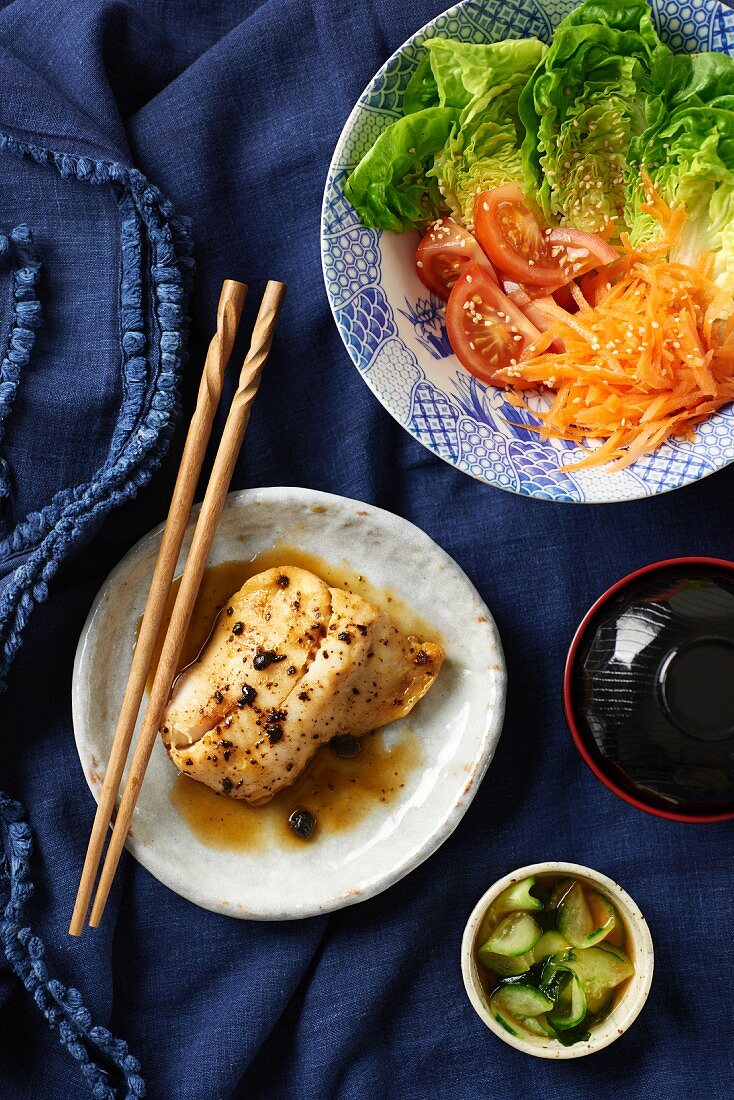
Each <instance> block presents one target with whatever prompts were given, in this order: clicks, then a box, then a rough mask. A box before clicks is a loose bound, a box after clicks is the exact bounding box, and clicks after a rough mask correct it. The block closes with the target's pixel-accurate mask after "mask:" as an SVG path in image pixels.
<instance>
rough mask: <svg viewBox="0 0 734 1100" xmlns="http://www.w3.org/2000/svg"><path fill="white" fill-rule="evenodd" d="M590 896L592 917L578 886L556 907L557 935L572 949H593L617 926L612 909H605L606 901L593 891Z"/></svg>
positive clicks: (611, 907) (606, 906) (609, 905)
mask: <svg viewBox="0 0 734 1100" xmlns="http://www.w3.org/2000/svg"><path fill="white" fill-rule="evenodd" d="M593 893H594V895H595V897H594V907H595V912H594V913H592V910H591V908H590V906H589V903H588V902H587V900H586V894H585V893H584V889H583V887H582V886H581V885H580V884H579V883H578V882H575V883H574V884H573V886H572V887H571V889H570V890H569V891H568V892H567V893H566V894H565V895H564V897H563V900H562V901H561V903H560V904H559V906H558V916H557V921H556V923H557V925H558V931H559V932H560V933H561V935H562V936H564V937H565V938H566V939H567V940H568V942H569V943H571V944H573V946H574V947H594V946H595V945H596V944H598V943H600V942H601V941H602V940H603V939H604V938H605V937H606V936H608V935H609V933H610V932H611V931H612V930H613V928H614V926H615V924H616V914H615V910H614V906H613V905H611V904H606V905H605V904H604V903H605V902H606V898H604V897H603V896H602V895H601V894H598V893H596V891H593ZM599 922H601V923H599Z"/></svg>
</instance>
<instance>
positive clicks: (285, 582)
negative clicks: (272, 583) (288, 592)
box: [276, 573, 291, 588]
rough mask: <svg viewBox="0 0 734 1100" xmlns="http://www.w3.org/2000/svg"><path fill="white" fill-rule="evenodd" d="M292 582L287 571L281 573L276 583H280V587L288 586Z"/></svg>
mask: <svg viewBox="0 0 734 1100" xmlns="http://www.w3.org/2000/svg"><path fill="white" fill-rule="evenodd" d="M290 583H291V581H290V577H286V575H285V573H281V574H280V576H279V577H278V580H277V581H276V584H277V585H279V587H280V588H287V587H288V585H289V584H290Z"/></svg>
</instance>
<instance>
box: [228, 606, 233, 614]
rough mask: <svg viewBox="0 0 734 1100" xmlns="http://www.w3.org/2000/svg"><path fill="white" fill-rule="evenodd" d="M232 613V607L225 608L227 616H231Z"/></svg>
mask: <svg viewBox="0 0 734 1100" xmlns="http://www.w3.org/2000/svg"><path fill="white" fill-rule="evenodd" d="M233 611H234V608H233V607H228V608H227V614H228V615H231V614H232V612H233Z"/></svg>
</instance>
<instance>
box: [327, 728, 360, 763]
mask: <svg viewBox="0 0 734 1100" xmlns="http://www.w3.org/2000/svg"><path fill="white" fill-rule="evenodd" d="M329 748H330V749H331V751H332V752H334V753H336V755H337V756H341V757H343V758H344V759H345V760H351V758H352V757H353V756H359V754H360V752H361V751H362V746H361V745H360V743H359V741H358V740H357V738H356V737H352V735H351V733H340V734H339V735H338V736H337V737H332V739H331V741H329Z"/></svg>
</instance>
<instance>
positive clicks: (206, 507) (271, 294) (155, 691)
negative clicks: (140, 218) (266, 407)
mask: <svg viewBox="0 0 734 1100" xmlns="http://www.w3.org/2000/svg"><path fill="white" fill-rule="evenodd" d="M284 294H285V286H284V285H283V283H277V282H269V283H268V284H267V286H266V288H265V293H264V295H263V300H262V303H261V305H260V309H259V312H258V315H257V320H256V321H255V327H254V330H253V334H252V342H251V345H250V350H249V352H248V353H247V356H246V358H245V362H244V364H243V366H242V372H241V374H240V379H239V384H238V387H237V390H236V392H235V395H234V397H233V398H232V405H231V407H230V410H229V414H228V416H227V421H226V423H225V425H224V431H223V433H222V439H221V442H220V444H219V449H218V451H217V454H216V458H215V459H214V465H213V467H212V472H211V476H210V478H209V484H208V486H207V489H206V493H205V495H204V500H203V503H202V505H201V511H200V512H199V518H198V520H197V521H196V527H195V529H194V536H193V539H192V542H191V549H190V550H189V554H188V557H187V559H186V565H185V566H184V571H183V574H182V576H181V583H180V586H179V590H178V593H177V595H176V602H175V604H174V606H173V612H172V614H171V621H170V623H169V626H168V631H167V633H166V636H165V639H164V642H163V649H162V651H161V655H160V658H159V660H158V668H157V670H156V674H155V679H154V680H153V687H152V689H151V693H150V699H149V700H148V707H147V710H146V712H145V718H144V719H143V726H142V729H141V731H140V736H139V738H138V743H137V745H136V747H135V752H134V753H133V758H132V763H131V765H130V772H129V775H128V779H127V784H126V786H125V790H124V792H123V795H122V799H121V801H120V806H119V809H118V811H117V818H116V820H115V827H114V830H113V833H112V839H111V840H110V843H109V847H108V849H107V857H106V859H105V863H104V866H103V868H102V873H101V875H100V877H99V884H98V886H97V893H96V896H95V899H94V904H93V906H92V915H91V917H90V919H89V923H90V925H91V926H92V927H93V928H96V927H97V926H98V925H99V922H100V920H101V919H102V915H103V913H104V909H105V905H106V903H107V898H108V896H109V892H110V888H111V886H112V880H113V878H114V875H115V871H116V869H117V865H118V863H119V861H120V855H121V853H122V848H123V845H124V843H125V838H126V837H127V834H128V830H129V828H130V821H131V818H132V815H133V810H134V809H135V805H136V802H137V799H138V793H139V791H140V788H141V786H142V783H143V779H144V777H145V770H146V768H147V766H148V761H149V760H150V754H151V752H152V751H153V746H154V744H155V740H156V737H157V735H158V727H159V726H160V722H161V718H162V717H163V712H164V710H165V708H166V705H167V703H168V698H169V696H170V694H171V688H172V686H173V681H174V679H175V677H176V673H177V671H178V662H179V658H180V656H181V649H182V647H183V643H184V639H185V636H186V631H187V629H188V626H189V622H190V620H191V614H192V612H193V609H194V603H195V601H196V597H197V595H198V594H199V588H200V586H201V580H202V577H203V574H204V570H205V568H206V564H207V561H208V560H209V552H210V550H211V546H212V542H213V541H214V535H215V533H216V529H217V524H218V523H219V519H220V516H221V514H222V509H223V507H224V502H225V500H226V497H227V491H228V489H229V485H230V482H231V480H232V474H233V473H234V467H235V463H236V461H237V456H238V454H239V451H240V448H241V446H242V441H243V439H244V437H245V431H246V429H247V424H248V422H249V419H250V409H251V407H252V402H253V400H254V399H255V395H256V393H257V389H258V386H259V384H260V376H261V374H262V369H263V367H264V366H265V362H266V360H267V358H268V355H269V353H270V348H271V345H272V342H273V331H274V328H275V322H276V320H277V317H278V313H279V311H280V307H281V304H282V301H283V295H284Z"/></svg>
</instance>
